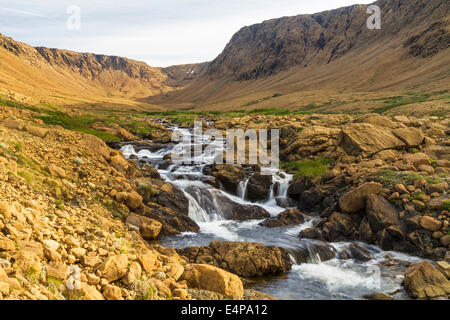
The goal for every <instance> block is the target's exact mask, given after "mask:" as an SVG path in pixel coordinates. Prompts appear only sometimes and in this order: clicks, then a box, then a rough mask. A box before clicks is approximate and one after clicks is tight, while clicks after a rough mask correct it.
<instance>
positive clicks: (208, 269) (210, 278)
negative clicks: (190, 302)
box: [181, 264, 244, 299]
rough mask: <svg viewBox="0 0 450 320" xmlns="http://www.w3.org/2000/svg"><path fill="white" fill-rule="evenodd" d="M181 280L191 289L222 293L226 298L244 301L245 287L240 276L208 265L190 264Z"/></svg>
mask: <svg viewBox="0 0 450 320" xmlns="http://www.w3.org/2000/svg"><path fill="white" fill-rule="evenodd" d="M181 280H186V282H187V284H188V286H189V287H191V288H197V289H202V290H207V291H213V292H217V293H220V294H222V295H224V296H226V297H232V298H235V299H242V298H243V296H244V286H243V284H242V281H241V279H239V277H238V276H236V275H234V274H232V273H230V272H227V271H225V270H222V269H219V268H217V267H214V266H211V265H207V264H188V265H186V267H185V268H184V273H183V274H182V276H181Z"/></svg>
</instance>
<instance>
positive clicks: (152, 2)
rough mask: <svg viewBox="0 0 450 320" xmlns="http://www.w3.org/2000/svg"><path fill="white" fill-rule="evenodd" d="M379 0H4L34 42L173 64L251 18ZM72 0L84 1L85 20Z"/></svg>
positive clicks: (7, 20)
mask: <svg viewBox="0 0 450 320" xmlns="http://www.w3.org/2000/svg"><path fill="white" fill-rule="evenodd" d="M373 1H374V0H370V1H367V0H221V1H219V0H149V1H144V0H39V1H35V0H0V33H3V34H5V35H7V36H10V37H12V38H14V39H16V40H19V41H23V42H26V43H28V44H31V45H34V46H46V47H52V48H62V49H70V50H75V51H81V52H93V53H103V54H110V55H120V56H124V57H129V58H133V59H137V60H142V61H145V62H147V63H148V64H150V65H152V66H169V65H173V64H182V63H193V62H203V61H209V60H212V59H214V58H215V57H216V56H217V55H218V54H219V53H220V52H221V51H222V49H223V48H224V47H225V45H226V44H227V42H228V41H229V40H230V39H231V37H232V35H233V34H234V33H235V32H236V31H238V30H239V29H240V28H242V27H243V26H246V25H251V24H254V23H258V22H262V21H264V20H267V19H271V18H278V17H282V16H292V15H297V14H303V13H315V12H320V11H324V10H328V9H334V8H338V7H342V6H347V5H351V4H355V3H361V4H367V3H371V2H373ZM71 6H77V7H78V8H80V22H81V23H80V28H76V27H77V24H76V21H77V19H76V11H70V10H69V11H70V13H68V9H69V8H70V7H71ZM69 18H70V20H69V25H71V26H74V27H75V28H69V27H68V24H67V22H68V19H69Z"/></svg>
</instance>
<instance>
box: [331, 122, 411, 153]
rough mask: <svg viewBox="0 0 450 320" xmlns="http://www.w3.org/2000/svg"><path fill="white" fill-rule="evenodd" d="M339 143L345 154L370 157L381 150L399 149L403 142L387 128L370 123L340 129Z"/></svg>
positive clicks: (403, 144) (402, 146)
mask: <svg viewBox="0 0 450 320" xmlns="http://www.w3.org/2000/svg"><path fill="white" fill-rule="evenodd" d="M339 142H340V143H339V145H340V147H342V149H344V151H345V152H347V154H349V155H352V156H359V155H362V156H363V157H370V156H372V155H374V154H376V153H378V152H380V151H382V150H388V149H400V148H404V147H405V143H404V142H403V141H401V140H400V139H398V138H397V137H395V136H394V135H393V134H392V133H390V132H389V131H388V130H384V129H381V128H378V127H375V126H373V125H371V124H365V123H360V124H353V125H349V126H347V127H346V128H345V129H344V130H342V135H341V138H340V140H339Z"/></svg>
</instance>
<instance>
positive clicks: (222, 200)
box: [121, 128, 419, 299]
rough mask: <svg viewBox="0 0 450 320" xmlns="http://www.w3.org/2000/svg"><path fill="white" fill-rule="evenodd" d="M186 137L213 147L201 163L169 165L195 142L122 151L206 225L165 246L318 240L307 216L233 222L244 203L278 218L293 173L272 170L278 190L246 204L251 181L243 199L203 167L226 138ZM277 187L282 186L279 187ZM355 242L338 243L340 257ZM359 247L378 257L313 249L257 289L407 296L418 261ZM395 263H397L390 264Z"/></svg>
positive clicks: (302, 244) (279, 293)
mask: <svg viewBox="0 0 450 320" xmlns="http://www.w3.org/2000/svg"><path fill="white" fill-rule="evenodd" d="M173 129H174V130H178V131H179V133H180V134H181V135H183V136H188V137H190V138H191V139H192V141H193V142H194V144H200V145H202V146H205V145H207V146H208V149H207V151H206V152H205V153H204V154H202V156H201V157H197V158H193V159H192V160H195V161H196V162H195V163H197V164H182V165H174V164H172V165H170V166H169V167H166V166H165V165H163V164H164V163H165V161H164V160H163V157H164V156H165V155H166V154H180V155H181V154H183V153H184V152H185V151H186V150H191V144H189V143H179V144H177V145H175V146H173V145H172V146H169V145H168V146H166V147H163V148H161V149H159V150H157V151H153V152H151V151H150V150H147V149H143V150H140V151H139V152H136V151H135V148H134V147H133V145H126V146H124V147H122V149H121V151H122V153H123V154H124V156H125V157H127V158H129V157H131V156H134V157H137V158H138V159H140V160H143V161H146V162H149V163H151V164H152V165H153V166H154V167H155V168H156V169H157V170H158V171H159V173H160V175H161V177H162V178H163V179H164V180H166V181H168V182H170V183H172V184H173V185H175V186H177V187H178V188H180V189H181V190H183V192H184V193H185V195H186V197H187V198H188V200H189V216H190V218H191V219H193V220H194V221H196V222H197V224H198V225H199V226H200V232H199V233H183V234H181V235H178V236H173V237H166V238H164V239H163V240H162V241H161V243H162V244H163V245H165V246H167V247H173V248H184V247H189V246H199V245H209V243H210V242H211V241H213V240H224V241H250V242H258V243H261V244H264V245H274V246H279V247H284V248H287V249H289V248H292V249H295V248H309V247H310V246H309V243H311V242H312V240H305V239H299V238H298V234H299V232H300V231H301V230H303V229H306V228H309V227H311V226H312V225H313V223H314V219H316V218H314V217H308V216H307V217H306V221H305V223H304V224H302V225H298V226H289V227H281V228H266V227H262V226H259V225H258V223H260V222H261V220H250V221H243V222H242V221H233V220H227V219H226V218H225V217H226V216H227V210H230V208H229V205H230V202H234V203H238V204H241V205H259V206H261V207H263V208H264V209H265V210H267V211H268V212H269V213H270V214H271V215H272V216H275V215H277V214H279V213H280V212H282V211H283V210H285V208H282V207H280V206H278V205H277V198H278V200H279V199H285V198H286V197H287V189H288V187H289V183H290V182H291V181H292V175H289V174H286V173H284V172H282V171H279V170H274V169H271V172H270V174H272V182H273V183H272V186H271V188H270V190H269V192H268V195H267V199H266V201H263V202H260V203H252V202H249V201H247V200H246V190H247V186H248V183H249V181H248V179H247V180H245V181H241V182H240V183H239V185H238V192H237V196H234V195H231V194H229V193H227V192H225V191H223V190H221V189H220V188H219V189H218V188H214V187H212V186H211V185H209V184H208V183H207V181H208V178H210V177H207V176H205V175H204V173H203V169H204V167H205V166H206V165H208V164H211V163H213V162H214V159H215V158H216V156H217V155H218V154H220V153H222V152H223V148H224V143H223V140H218V139H217V140H214V141H211V140H210V139H209V137H205V136H197V135H193V133H192V132H191V131H190V130H188V129H178V128H173ZM275 186H277V187H275ZM350 244H351V243H350V242H343V243H332V244H331V245H332V246H333V247H334V248H335V249H336V250H337V252H338V253H339V252H340V251H341V250H344V249H345V248H347V247H348V246H349V245H350ZM358 245H360V246H362V247H364V248H365V249H366V250H368V251H370V252H371V253H372V255H373V256H374V259H372V260H370V261H367V262H360V261H355V260H352V259H347V260H342V259H338V258H335V259H332V260H330V261H326V262H321V261H320V258H319V257H318V256H317V254H316V253H315V252H314V251H313V250H309V251H310V259H309V263H305V264H294V266H293V268H292V270H291V271H289V272H288V273H286V274H284V275H282V276H278V277H273V278H270V279H263V280H260V281H258V282H256V284H254V285H253V287H254V288H255V289H257V290H260V291H262V292H265V293H267V294H270V295H272V296H275V297H277V298H279V299H360V298H361V297H362V296H363V295H366V294H371V293H375V292H385V293H392V292H397V293H396V294H395V295H394V296H395V297H399V298H406V296H405V294H404V292H403V291H402V290H401V281H402V278H403V273H404V271H405V269H406V265H407V264H408V263H410V262H415V261H418V260H419V259H418V258H415V257H411V256H408V255H405V254H401V253H397V252H385V251H382V250H381V249H379V248H378V247H375V246H370V245H367V244H363V243H358ZM392 260H395V261H396V263H387V262H388V261H392Z"/></svg>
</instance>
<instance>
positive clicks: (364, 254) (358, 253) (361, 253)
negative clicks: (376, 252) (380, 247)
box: [339, 243, 373, 262]
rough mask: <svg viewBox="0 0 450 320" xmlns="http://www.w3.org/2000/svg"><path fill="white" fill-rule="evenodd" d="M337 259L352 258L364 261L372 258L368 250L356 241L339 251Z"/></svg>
mask: <svg viewBox="0 0 450 320" xmlns="http://www.w3.org/2000/svg"><path fill="white" fill-rule="evenodd" d="M339 259H354V260H357V261H363V262H365V261H369V260H372V259H373V256H372V254H371V253H370V252H369V251H368V250H366V249H364V248H363V247H361V246H359V245H357V244H356V243H352V244H351V245H350V246H349V247H348V248H346V249H345V250H343V251H341V252H340V253H339Z"/></svg>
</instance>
